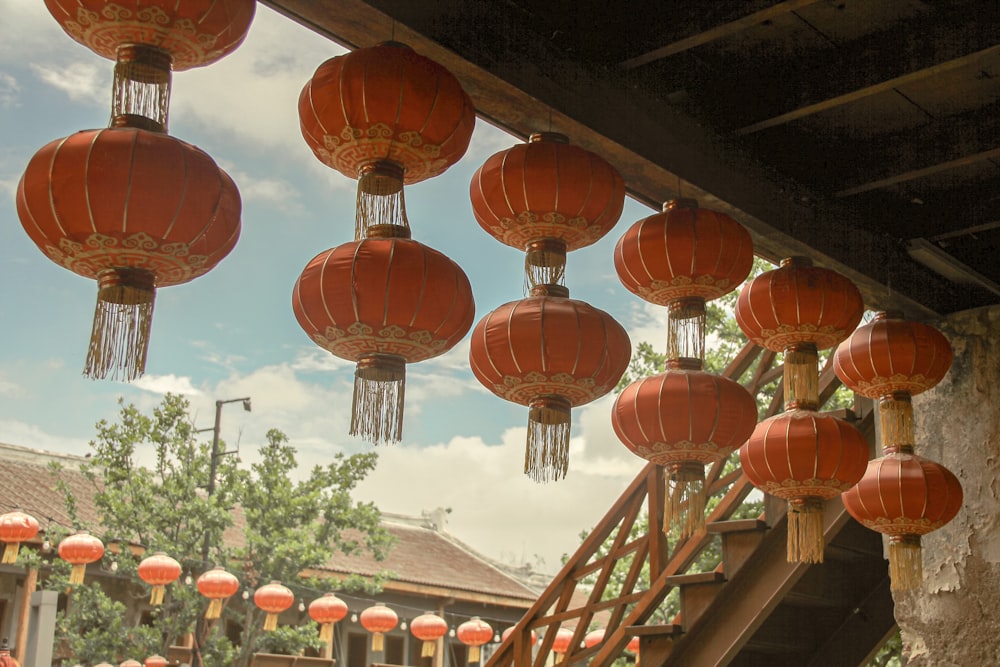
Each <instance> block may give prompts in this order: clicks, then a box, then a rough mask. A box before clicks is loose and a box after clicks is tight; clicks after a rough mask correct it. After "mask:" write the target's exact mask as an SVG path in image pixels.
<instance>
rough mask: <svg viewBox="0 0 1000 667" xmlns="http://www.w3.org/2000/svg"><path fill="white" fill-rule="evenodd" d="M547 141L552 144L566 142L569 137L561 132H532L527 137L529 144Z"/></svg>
mask: <svg viewBox="0 0 1000 667" xmlns="http://www.w3.org/2000/svg"><path fill="white" fill-rule="evenodd" d="M543 142H549V143H553V144H568V143H569V137H567V136H566V135H565V134H562V133H561V132H532V133H531V136H529V137H528V143H529V144H538V143H543Z"/></svg>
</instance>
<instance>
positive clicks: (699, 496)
mask: <svg viewBox="0 0 1000 667" xmlns="http://www.w3.org/2000/svg"><path fill="white" fill-rule="evenodd" d="M666 500H667V501H666V503H664V508H663V532H664V533H668V534H669V533H670V532H671V530H673V529H675V528H676V529H679V530H680V538H681V539H683V538H685V537H689V536H691V535H693V534H695V533H696V532H698V531H699V530H704V528H705V467H704V466H703V465H701V464H700V463H680V464H675V465H673V466H671V467H670V468H669V472H668V474H667V478H666Z"/></svg>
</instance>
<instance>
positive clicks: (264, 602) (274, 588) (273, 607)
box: [253, 581, 295, 632]
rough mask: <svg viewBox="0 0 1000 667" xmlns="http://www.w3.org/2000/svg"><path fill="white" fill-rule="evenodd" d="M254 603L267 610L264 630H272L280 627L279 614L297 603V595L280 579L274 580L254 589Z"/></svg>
mask: <svg viewBox="0 0 1000 667" xmlns="http://www.w3.org/2000/svg"><path fill="white" fill-rule="evenodd" d="M253 603H254V604H255V605H257V607H258V608H259V609H260V610H262V611H264V612H266V613H267V616H266V617H265V618H264V632H271V631H272V630H275V629H277V627H278V615H279V614H281V612H283V611H285V610H286V609H290V608H291V606H292V605H293V604H295V595H294V594H293V593H292V591H291V590H290V589H289V588H288V587H287V586H282V585H281V582H280V581H272V582H271V583H269V584H265V585H263V586H261V587H260V588H258V589H257V590H256V591H254V594H253Z"/></svg>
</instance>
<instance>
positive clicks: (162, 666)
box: [145, 655, 170, 667]
mask: <svg viewBox="0 0 1000 667" xmlns="http://www.w3.org/2000/svg"><path fill="white" fill-rule="evenodd" d="M168 664H170V663H169V662H168V661H167V659H166V658H164V657H163V656H162V655H151V656H149V657H148V658H146V662H145V667H167V665H168Z"/></svg>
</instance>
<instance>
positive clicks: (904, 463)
mask: <svg viewBox="0 0 1000 667" xmlns="http://www.w3.org/2000/svg"><path fill="white" fill-rule="evenodd" d="M842 498H843V501H844V507H845V508H846V509H847V511H848V512H849V513H850V515H851V516H853V517H854V518H855V519H857V520H858V522H860V523H861V524H862V525H864V526H866V527H867V528H870V529H871V530H874V531H877V532H879V533H882V534H883V535H888V536H889V571H890V576H891V580H892V589H893V590H911V589H914V588H918V587H919V586H920V584H921V582H922V581H923V567H922V564H921V552H920V536H921V535H926V534H927V533H929V532H931V531H933V530H937V529H938V528H941V527H942V526H944V525H945V524H946V523H948V522H949V521H951V520H952V519H954V518H955V515H957V514H958V511H959V510H960V509H961V507H962V498H963V495H962V485H961V483H959V481H958V478H957V477H955V475H954V474H952V472H951V471H950V470H948V469H947V468H945V467H944V466H943V465H941V464H939V463H935V462H934V461H930V460H927V459H924V458H921V457H919V456H915V455H914V454H913V448H912V447H911V446H904V447H901V448H900V449H898V450H891V451H890V452H889V453H888V454H887V455H886V456H883V457H882V458H880V459H876V460H874V461H872V462H871V463H869V464H868V469H867V470H866V471H865V474H864V476H863V477H862V478H861V481H859V482H858V483H857V485H856V486H854V487H853V488H851V489H849V490H847V491H845V492H844V494H843V496H842Z"/></svg>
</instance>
